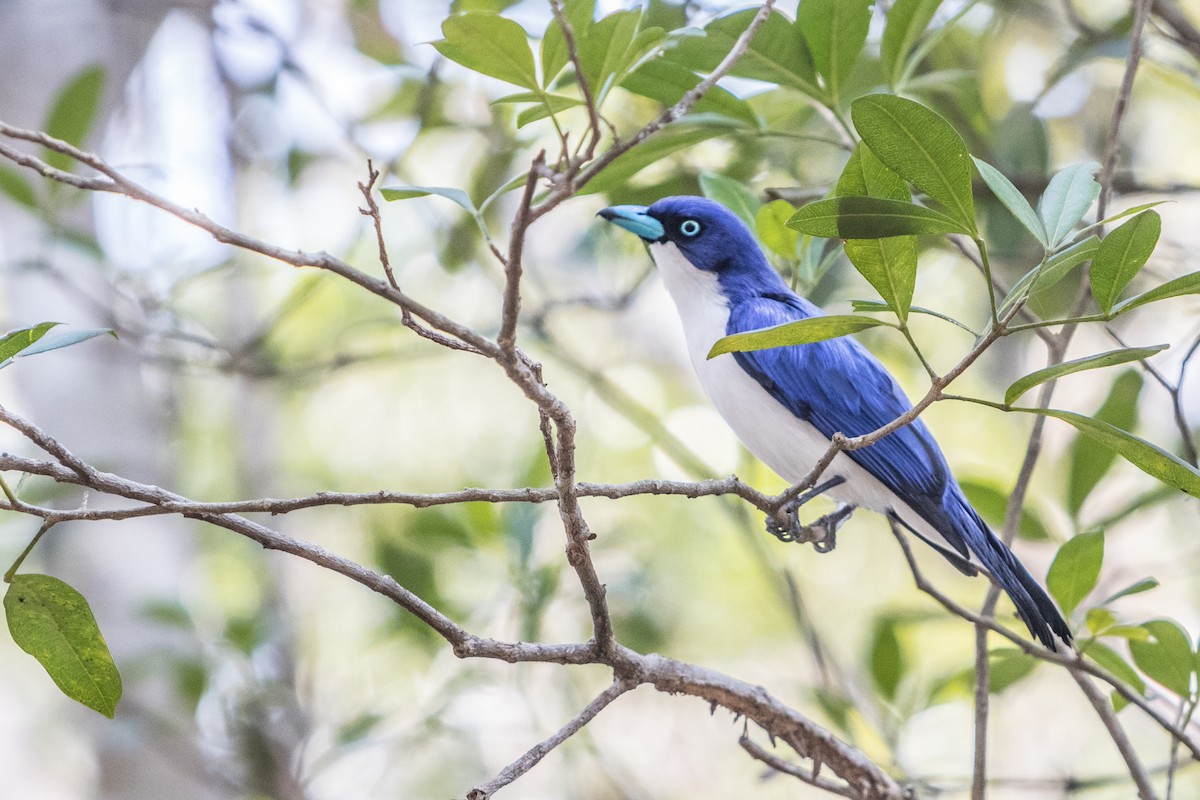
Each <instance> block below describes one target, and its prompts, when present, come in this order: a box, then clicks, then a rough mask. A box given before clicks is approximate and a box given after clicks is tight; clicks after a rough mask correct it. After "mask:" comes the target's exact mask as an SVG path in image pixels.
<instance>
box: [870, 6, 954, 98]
mask: <svg viewBox="0 0 1200 800" xmlns="http://www.w3.org/2000/svg"><path fill="white" fill-rule="evenodd" d="M941 4H942V0H896V2H895V3H893V4H892V7H891V9H890V10H889V11H888V15H887V23H886V24H885V26H884V28H883V41H882V42H881V43H880V45H879V60H880V62H881V63H882V66H883V72H884V75H885V76H886V77H887V79H888V83H889V84H891V85H892V86H893V87H895V85H896V84H897V83H898V82H899V81H900V77H901V76H902V75H903V74H904V69H905V63H906V62H907V61H908V54H909V52H911V51H912V49H913V45H915V44H916V43H917V39H919V38H921V34H922V33H924V32H925V29H926V28H927V27H929V22H930V20H932V19H933V15H934V14H935V13H936V12H937V9H938V6H940V5H941Z"/></svg>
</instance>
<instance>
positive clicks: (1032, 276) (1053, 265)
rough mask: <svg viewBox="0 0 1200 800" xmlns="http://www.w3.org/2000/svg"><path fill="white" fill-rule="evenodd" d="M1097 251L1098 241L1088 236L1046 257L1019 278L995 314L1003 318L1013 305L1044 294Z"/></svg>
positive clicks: (1098, 247)
mask: <svg viewBox="0 0 1200 800" xmlns="http://www.w3.org/2000/svg"><path fill="white" fill-rule="evenodd" d="M1098 249H1100V240H1099V239H1097V238H1096V237H1095V236H1089V237H1087V238H1086V239H1083V240H1082V241H1079V242H1076V243H1075V244H1073V245H1071V246H1070V247H1068V248H1066V249H1065V250H1059V251H1058V252H1057V253H1055V254H1054V255H1051V256H1048V257H1047V258H1046V259H1044V260H1043V261H1042V263H1041V264H1038V265H1037V266H1036V267H1034V268H1033V269H1031V270H1029V271H1028V272H1026V273H1025V274H1024V275H1022V276H1021V279H1020V280H1019V281H1017V283H1016V285H1014V286H1013V287H1012V289H1010V290H1009V292H1008V294H1007V295H1005V296H1004V302H1003V303H1001V304H1000V310H999V311H998V312H997V314H998V315H999V316H1001V317H1003V316H1004V315H1005V312H1007V311H1008V310H1009V309H1010V308H1012V306H1013V304H1015V303H1017V302H1019V301H1021V300H1024V299H1025V298H1026V297H1028V296H1030V295H1031V294H1036V293H1038V292H1044V291H1046V290H1047V289H1049V288H1050V287H1052V286H1054V285H1056V284H1057V283H1058V282H1059V281H1061V280H1062V279H1063V278H1065V277H1066V276H1067V275H1069V274H1070V272H1071V270H1073V269H1075V268H1076V267H1078V266H1079V265H1080V264H1082V263H1084V262H1085V261H1087V260H1088V259H1089V258H1091V257H1092V256H1093V255H1094V254H1095V252H1096V251H1097V250H1098Z"/></svg>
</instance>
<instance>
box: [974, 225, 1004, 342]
mask: <svg viewBox="0 0 1200 800" xmlns="http://www.w3.org/2000/svg"><path fill="white" fill-rule="evenodd" d="M974 238H975V247H977V248H978V249H979V262H980V263H981V264H982V265H983V275H984V277H985V278H986V279H987V290H988V302H989V303H990V304H991V306H992V324H993V325H999V324H1000V315H999V313H998V312H997V309H996V285H995V284H994V283H993V282H992V264H991V262H990V261H989V260H988V254H987V243H985V242H984V241H983V237H981V236H976V237H974Z"/></svg>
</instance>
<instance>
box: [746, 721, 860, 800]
mask: <svg viewBox="0 0 1200 800" xmlns="http://www.w3.org/2000/svg"><path fill="white" fill-rule="evenodd" d="M738 744H739V745H741V747H742V749H743V750H745V751H746V752H747V753H749V754H750V756H751V758H754V759H757V760H758V761H761V762H763V763H764V764H766V765H767V766H768V767H770V768H771V769H773V770H775V771H776V772H782V773H783V774H784V775H791V776H792V777H793V778H799V779H800V780H802V781H804V782H805V783H807V784H808V785H810V786H816V787H817V788H818V789H824V790H825V791H827V792H829V793H830V794H838V795H841V796H842V797H851V796H852V795H851V794H850V790H849V789H848V788H846V787H845V786H843V785H842V784H839V783H834V782H833V781H831V780H828V779H826V778H822V777H821V776H819V775H813V773H812V772H811V771H810V770H807V769H805V768H804V767H801V766H799V765H797V764H793V763H791V762H790V761H787V760H785V759H782V758H780V757H779V756H777V755H775V754H774V753H772V752H771V751H769V750H766V749H764V748H763V747H762V745H760V744H758V742H756V741H754V740H753V739H751V738H750V737H749V736H747V735H745V734H743V735H742V738H740V739H738Z"/></svg>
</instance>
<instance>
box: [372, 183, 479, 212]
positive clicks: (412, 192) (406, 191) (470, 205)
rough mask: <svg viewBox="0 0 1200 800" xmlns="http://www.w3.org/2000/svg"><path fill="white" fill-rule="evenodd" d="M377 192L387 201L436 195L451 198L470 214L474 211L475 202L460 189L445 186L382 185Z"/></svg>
mask: <svg viewBox="0 0 1200 800" xmlns="http://www.w3.org/2000/svg"><path fill="white" fill-rule="evenodd" d="M379 193H380V194H381V195H383V199H384V200H388V201H392V200H410V199H412V198H414V197H428V196H429V195H431V194H432V195H437V196H438V197H444V198H446V199H447V200H453V201H454V202H455V203H458V204H459V205H460V206H462V207H463V208H465V209H466V210H467V211H470V212H471V213H472V214H474V213H475V203H474V202H472V201H471V198H470V197H469V196H468V195H467V193H466V192H464V191H463V190H462V189H451V188H447V187H445V186H384V187H383V188H381V189H380V190H379Z"/></svg>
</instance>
